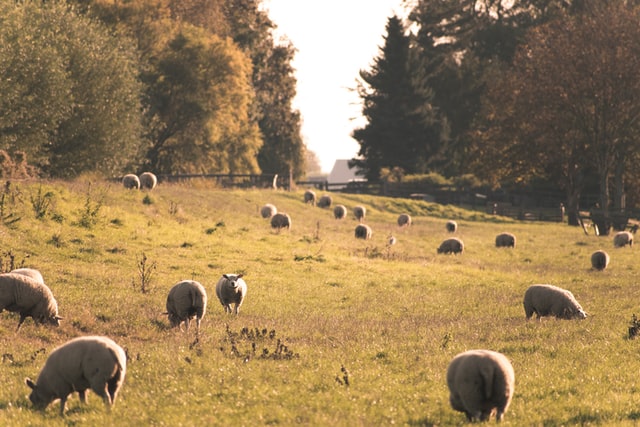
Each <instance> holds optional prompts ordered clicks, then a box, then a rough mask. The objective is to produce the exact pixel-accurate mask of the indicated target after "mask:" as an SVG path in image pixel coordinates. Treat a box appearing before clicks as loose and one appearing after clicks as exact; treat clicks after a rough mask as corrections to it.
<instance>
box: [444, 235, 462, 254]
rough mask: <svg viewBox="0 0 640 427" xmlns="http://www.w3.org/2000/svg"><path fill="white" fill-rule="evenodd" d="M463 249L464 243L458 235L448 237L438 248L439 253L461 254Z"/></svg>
mask: <svg viewBox="0 0 640 427" xmlns="http://www.w3.org/2000/svg"><path fill="white" fill-rule="evenodd" d="M462 251H464V243H463V242H462V240H460V239H458V238H457V237H452V238H451V239H446V240H445V241H443V242H442V243H440V247H439V248H438V253H439V254H459V253H462Z"/></svg>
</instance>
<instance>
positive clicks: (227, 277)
mask: <svg viewBox="0 0 640 427" xmlns="http://www.w3.org/2000/svg"><path fill="white" fill-rule="evenodd" d="M222 277H224V278H225V279H227V280H231V279H229V276H227V275H226V274H223V275H222Z"/></svg>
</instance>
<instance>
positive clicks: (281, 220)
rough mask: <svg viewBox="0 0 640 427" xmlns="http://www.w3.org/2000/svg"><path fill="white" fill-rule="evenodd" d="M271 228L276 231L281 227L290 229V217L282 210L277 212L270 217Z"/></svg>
mask: <svg viewBox="0 0 640 427" xmlns="http://www.w3.org/2000/svg"><path fill="white" fill-rule="evenodd" d="M271 228H275V229H276V230H278V231H280V230H281V229H283V228H287V229H290V228H291V217H290V216H289V215H288V214H286V213H284V212H278V213H277V214H275V215H274V216H272V217H271Z"/></svg>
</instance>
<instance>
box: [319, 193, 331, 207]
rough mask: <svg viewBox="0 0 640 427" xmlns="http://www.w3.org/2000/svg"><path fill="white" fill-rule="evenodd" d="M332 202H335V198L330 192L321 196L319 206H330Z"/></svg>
mask: <svg viewBox="0 0 640 427" xmlns="http://www.w3.org/2000/svg"><path fill="white" fill-rule="evenodd" d="M332 203H333V199H332V198H331V196H329V195H328V194H325V195H324V196H321V197H320V200H318V207H320V208H330V207H331V204H332Z"/></svg>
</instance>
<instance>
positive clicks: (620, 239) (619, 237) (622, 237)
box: [613, 231, 633, 248]
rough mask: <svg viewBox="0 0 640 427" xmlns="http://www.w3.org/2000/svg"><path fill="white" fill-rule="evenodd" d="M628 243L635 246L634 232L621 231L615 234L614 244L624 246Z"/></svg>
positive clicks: (617, 246)
mask: <svg viewBox="0 0 640 427" xmlns="http://www.w3.org/2000/svg"><path fill="white" fill-rule="evenodd" d="M626 245H629V247H632V246H633V234H631V233H630V232H628V231H620V232H618V233H616V234H615V235H614V236H613V246H615V247H616V248H623V247H625V246H626Z"/></svg>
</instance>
